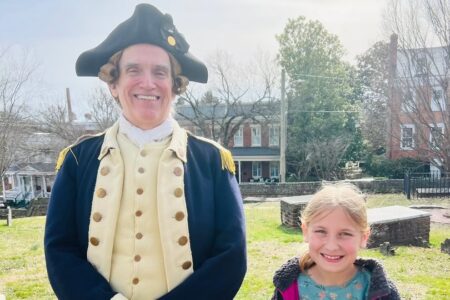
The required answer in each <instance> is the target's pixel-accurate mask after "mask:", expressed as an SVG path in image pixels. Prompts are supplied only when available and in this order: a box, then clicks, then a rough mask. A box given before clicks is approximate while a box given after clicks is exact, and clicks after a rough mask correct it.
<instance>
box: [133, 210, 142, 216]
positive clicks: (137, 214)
mask: <svg viewBox="0 0 450 300" xmlns="http://www.w3.org/2000/svg"><path fill="white" fill-rule="evenodd" d="M134 214H135V215H136V217H140V216H142V211H140V210H137V211H136V212H135V213H134Z"/></svg>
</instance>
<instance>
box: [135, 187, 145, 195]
mask: <svg viewBox="0 0 450 300" xmlns="http://www.w3.org/2000/svg"><path fill="white" fill-rule="evenodd" d="M136 193H137V194H138V195H142V193H144V190H143V189H141V188H138V189H137V190H136Z"/></svg>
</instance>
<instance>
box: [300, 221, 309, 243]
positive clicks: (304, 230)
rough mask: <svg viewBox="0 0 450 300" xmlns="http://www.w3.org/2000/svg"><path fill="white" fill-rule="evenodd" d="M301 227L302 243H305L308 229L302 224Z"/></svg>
mask: <svg viewBox="0 0 450 300" xmlns="http://www.w3.org/2000/svg"><path fill="white" fill-rule="evenodd" d="M301 227H302V233H303V241H304V242H307V241H308V227H307V226H306V225H305V224H303V223H302V225H301Z"/></svg>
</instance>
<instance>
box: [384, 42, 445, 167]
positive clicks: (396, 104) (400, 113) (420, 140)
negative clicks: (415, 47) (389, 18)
mask: <svg viewBox="0 0 450 300" xmlns="http://www.w3.org/2000/svg"><path fill="white" fill-rule="evenodd" d="M389 51H390V53H389V72H390V74H389V81H390V83H389V85H390V92H389V93H390V94H389V99H388V115H387V118H388V119H387V125H388V126H387V130H388V134H387V152H386V156H387V158H389V159H399V158H404V157H412V158H420V159H425V160H429V161H431V160H432V158H433V153H432V151H430V129H429V126H426V125H423V124H436V123H445V122H446V121H445V116H444V115H443V113H442V112H440V111H437V112H436V111H435V112H433V111H431V109H430V104H431V101H432V91H433V90H432V86H431V85H429V84H427V85H419V84H416V86H417V87H416V88H412V89H413V95H415V97H419V98H420V99H421V100H419V101H418V102H417V103H419V105H418V107H417V111H418V112H415V113H412V112H405V111H404V110H402V102H403V99H404V95H403V93H404V92H403V91H402V90H401V88H400V87H399V84H398V78H399V76H401V77H402V78H405V77H407V78H408V79H407V80H409V81H411V82H414V83H417V82H419V80H420V77H414V76H413V77H410V74H411V73H410V72H411V70H408V68H412V67H411V66H408V65H407V63H406V59H405V58H404V56H402V55H401V54H399V53H398V52H397V37H396V36H395V35H393V36H392V37H391V46H390V50H389ZM430 51H431V52H432V53H433V55H436V56H437V57H438V59H437V62H438V64H439V65H442V66H443V65H444V63H443V62H441V63H439V59H440V57H441V56H442V55H443V52H442V51H441V50H440V49H439V48H433V49H431V50H430ZM441 52H442V53H441ZM442 57H443V56H442ZM410 64H411V62H410ZM432 71H433V67H432V68H431V72H432ZM435 72H440V74H442V70H438V71H435ZM402 80H405V79H402ZM425 82H427V81H425ZM444 93H446V95H447V97H444V99H446V98H448V95H449V92H448V89H447V91H444ZM416 95H421V96H416ZM449 108H450V107H449V105H448V103H447V107H446V111H444V114H448V109H449ZM421 124H422V125H421ZM402 125H414V127H415V133H414V141H415V145H414V147H413V148H412V149H402V147H401V127H402ZM444 130H445V129H444Z"/></svg>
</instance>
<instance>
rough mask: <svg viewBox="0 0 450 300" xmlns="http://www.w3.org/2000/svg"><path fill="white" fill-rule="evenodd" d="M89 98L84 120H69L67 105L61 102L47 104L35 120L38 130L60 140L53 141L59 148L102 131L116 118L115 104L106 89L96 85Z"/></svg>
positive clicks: (116, 109)
mask: <svg viewBox="0 0 450 300" xmlns="http://www.w3.org/2000/svg"><path fill="white" fill-rule="evenodd" d="M89 98H90V99H89V109H90V113H87V114H85V117H86V119H87V121H86V122H74V121H72V120H69V117H68V110H67V107H66V106H65V105H63V104H56V105H49V106H48V107H46V108H45V109H43V110H42V111H41V112H40V114H39V116H38V120H37V122H38V123H39V124H40V131H42V132H45V133H48V134H51V135H53V136H55V137H57V139H56V140H59V141H60V142H58V141H55V145H53V147H56V148H58V149H61V146H67V145H70V144H72V143H74V142H75V141H76V140H77V139H78V138H79V137H80V136H82V135H85V134H89V133H97V132H101V131H104V130H106V129H107V128H108V127H110V126H111V125H112V124H113V123H114V122H115V121H116V120H117V118H118V108H117V104H116V103H115V100H114V99H113V98H112V96H111V95H110V94H109V92H108V91H107V90H105V89H104V88H101V87H98V88H96V89H94V90H93V91H92V93H91V95H90V96H89ZM60 102H63V101H60ZM63 103H65V102H63Z"/></svg>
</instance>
